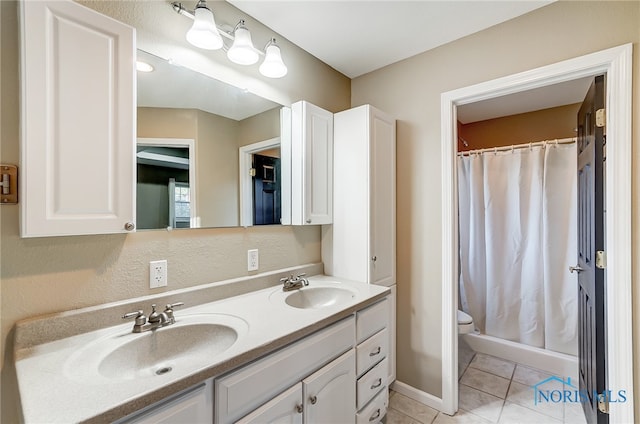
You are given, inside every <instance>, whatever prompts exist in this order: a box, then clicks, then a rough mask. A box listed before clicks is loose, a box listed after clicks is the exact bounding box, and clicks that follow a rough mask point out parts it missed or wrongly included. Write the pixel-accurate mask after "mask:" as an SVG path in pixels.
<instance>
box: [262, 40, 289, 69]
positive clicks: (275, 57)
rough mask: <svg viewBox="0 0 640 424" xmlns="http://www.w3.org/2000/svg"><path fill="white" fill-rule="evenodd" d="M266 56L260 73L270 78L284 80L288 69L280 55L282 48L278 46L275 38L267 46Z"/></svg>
mask: <svg viewBox="0 0 640 424" xmlns="http://www.w3.org/2000/svg"><path fill="white" fill-rule="evenodd" d="M265 50H266V54H265V58H264V61H263V62H262V65H260V73H261V74H262V75H264V76H265V77H269V78H282V77H283V76H285V75H287V67H286V65H285V64H284V62H283V61H282V56H281V55H280V47H278V46H277V45H276V40H275V38H272V39H271V41H269V43H268V44H267V48H266V49H265Z"/></svg>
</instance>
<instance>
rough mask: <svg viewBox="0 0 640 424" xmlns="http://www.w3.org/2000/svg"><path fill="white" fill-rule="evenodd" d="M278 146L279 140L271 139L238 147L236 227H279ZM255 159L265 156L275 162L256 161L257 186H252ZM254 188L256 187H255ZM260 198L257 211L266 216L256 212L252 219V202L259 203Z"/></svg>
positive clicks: (280, 211)
mask: <svg viewBox="0 0 640 424" xmlns="http://www.w3.org/2000/svg"><path fill="white" fill-rule="evenodd" d="M280 147H281V146H280V137H275V138H272V139H269V140H265V141H261V142H258V143H253V144H249V145H247V146H242V147H240V149H239V160H240V165H239V170H240V175H239V179H240V225H241V226H243V227H250V226H252V225H263V224H280V221H281V217H282V208H281V201H282V193H283V187H282V181H283V178H282V176H281V171H280V160H281V158H280V156H281V149H280ZM255 156H266V157H271V158H277V159H278V161H277V164H276V163H274V162H273V161H269V160H267V162H268V163H263V162H265V161H260V160H259V161H258V162H260V164H259V168H260V175H259V177H260V178H258V180H259V183H256V178H255V176H256V172H257V168H256V167H255V166H256V164H255V158H254V157H255ZM265 165H266V167H265ZM265 180H266V181H267V183H266V184H265V183H264V181H265ZM256 186H258V187H257V188H256ZM256 190H257V191H258V193H259V195H258V196H257V197H258V199H259V201H258V202H256V194H255V193H256ZM260 193H263V194H260ZM260 199H262V200H264V202H262V203H264V204H265V205H263V206H264V207H263V206H260V210H262V211H263V212H264V211H266V213H259V214H258V215H259V217H258V220H256V203H261V202H260ZM269 205H270V206H269ZM272 221H277V222H272Z"/></svg>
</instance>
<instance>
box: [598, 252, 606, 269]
mask: <svg viewBox="0 0 640 424" xmlns="http://www.w3.org/2000/svg"><path fill="white" fill-rule="evenodd" d="M606 267H607V254H606V253H605V252H604V251H603V250H597V251H596V268H600V269H605V268H606Z"/></svg>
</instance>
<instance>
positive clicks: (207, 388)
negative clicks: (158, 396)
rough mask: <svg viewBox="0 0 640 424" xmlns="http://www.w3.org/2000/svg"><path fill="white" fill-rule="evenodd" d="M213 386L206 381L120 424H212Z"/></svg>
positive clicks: (127, 418) (209, 381) (121, 421)
mask: <svg viewBox="0 0 640 424" xmlns="http://www.w3.org/2000/svg"><path fill="white" fill-rule="evenodd" d="M212 393H213V385H212V382H211V380H207V381H206V382H205V383H202V384H201V385H199V386H196V387H194V388H192V389H189V390H187V391H186V392H183V393H181V394H179V395H177V396H175V397H173V398H169V399H167V400H166V401H164V402H161V403H159V404H156V405H154V406H152V407H150V408H149V409H148V410H146V411H142V412H139V413H136V414H134V415H133V416H130V417H126V418H124V419H123V420H120V421H118V422H117V424H118V423H120V424H172V423H190V424H211V423H213V396H212Z"/></svg>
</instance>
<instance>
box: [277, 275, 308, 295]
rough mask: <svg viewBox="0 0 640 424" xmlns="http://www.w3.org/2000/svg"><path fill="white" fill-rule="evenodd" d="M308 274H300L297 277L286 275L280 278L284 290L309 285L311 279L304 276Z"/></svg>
mask: <svg viewBox="0 0 640 424" xmlns="http://www.w3.org/2000/svg"><path fill="white" fill-rule="evenodd" d="M305 275H306V274H299V275H297V276H296V277H294V276H293V275H290V276H289V277H284V278H281V279H280V282H281V283H282V290H283V291H291V290H296V289H301V288H302V287H303V286H308V285H309V280H307V279H306V278H304V276H305Z"/></svg>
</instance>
